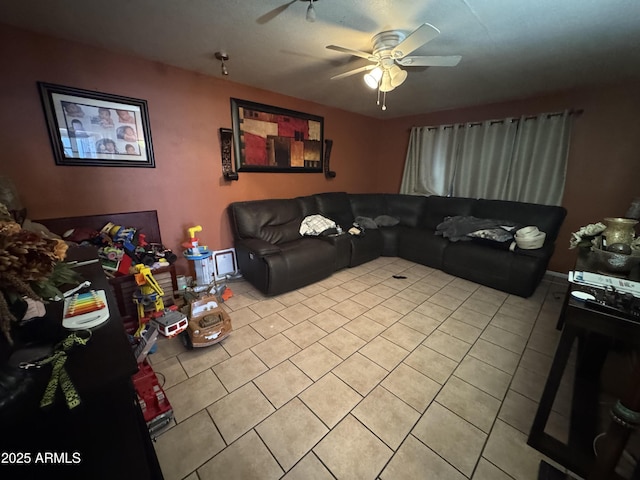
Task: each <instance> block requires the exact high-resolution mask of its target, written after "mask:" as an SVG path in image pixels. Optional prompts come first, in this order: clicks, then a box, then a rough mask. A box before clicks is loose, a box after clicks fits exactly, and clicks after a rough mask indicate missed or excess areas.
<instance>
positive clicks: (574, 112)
mask: <svg viewBox="0 0 640 480" xmlns="http://www.w3.org/2000/svg"><path fill="white" fill-rule="evenodd" d="M568 113H569V115H575V116H580V115H582V114H583V113H584V110H583V109H571V110H569V112H568ZM540 115H543V114H538V115H529V116H526V117H524V120H525V121H527V120H533V119H536V118H538V117H539V116H540ZM546 115H547V118H551V117H559V116H560V115H564V112H553V113H547V114H546ZM507 120H508V118H505V119H502V120H490V121H489V122H490V125H494V124H496V123H503V122H505V121H507ZM520 120H521V119H520V118H512V119H511V123H516V122H519V121H520ZM485 121H486V120H485ZM483 123H484V122H468V123H467V122H462V123H457V124H451V125H438V126H429V127H416V126H413V127H411V129H410V130H409V131H411V130H413V129H414V128H426V129H427V130H436V129H438V128H441V127H442V128H444V129H447V128H453V127H454V126H455V125H463V126H465V127H475V126H478V125H482V124H483Z"/></svg>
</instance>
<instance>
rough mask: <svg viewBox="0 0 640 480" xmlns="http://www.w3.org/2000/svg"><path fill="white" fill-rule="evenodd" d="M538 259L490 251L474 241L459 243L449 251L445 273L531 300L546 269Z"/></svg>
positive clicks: (490, 249) (445, 254)
mask: <svg viewBox="0 0 640 480" xmlns="http://www.w3.org/2000/svg"><path fill="white" fill-rule="evenodd" d="M536 257H537V256H533V255H520V254H518V253H515V252H510V251H508V250H507V251H505V250H499V249H495V248H487V247H486V246H483V245H479V244H476V243H474V242H458V243H451V244H450V245H449V246H448V247H447V248H446V250H445V252H444V258H443V262H442V270H443V271H445V272H447V273H449V274H451V275H455V276H456V277H460V278H464V279H466V280H470V281H472V282H477V283H479V284H482V285H490V286H491V287H492V288H495V289H498V290H502V291H504V292H507V293H512V294H514V295H519V296H522V297H528V296H530V295H531V294H532V293H533V291H534V290H535V288H536V286H537V285H538V283H539V281H540V279H541V278H542V276H543V275H544V272H545V269H546V262H541V261H540V258H536Z"/></svg>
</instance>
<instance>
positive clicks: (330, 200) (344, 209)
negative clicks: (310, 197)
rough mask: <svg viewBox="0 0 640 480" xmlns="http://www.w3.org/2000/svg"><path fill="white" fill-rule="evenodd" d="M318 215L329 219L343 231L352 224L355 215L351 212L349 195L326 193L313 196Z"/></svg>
mask: <svg viewBox="0 0 640 480" xmlns="http://www.w3.org/2000/svg"><path fill="white" fill-rule="evenodd" d="M314 196H315V197H316V203H317V205H318V213H320V214H322V215H324V216H325V217H327V218H330V219H331V220H333V221H334V222H336V223H337V224H338V225H340V226H341V227H342V228H343V229H345V231H346V230H347V229H348V228H349V227H350V226H351V225H352V224H353V220H354V218H355V215H353V212H352V211H351V203H350V202H349V195H347V193H346V192H328V193H318V194H316V195H314Z"/></svg>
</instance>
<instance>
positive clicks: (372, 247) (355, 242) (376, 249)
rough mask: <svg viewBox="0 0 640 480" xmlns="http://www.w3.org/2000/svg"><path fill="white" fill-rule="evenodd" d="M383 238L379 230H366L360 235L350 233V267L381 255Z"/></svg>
mask: <svg viewBox="0 0 640 480" xmlns="http://www.w3.org/2000/svg"><path fill="white" fill-rule="evenodd" d="M383 245H384V242H383V238H382V233H380V230H377V229H376V230H366V231H365V234H364V235H362V236H355V235H351V260H350V261H349V266H350V267H355V266H358V265H361V264H363V263H365V262H368V261H370V260H374V259H376V258H378V257H379V256H380V255H382V249H383Z"/></svg>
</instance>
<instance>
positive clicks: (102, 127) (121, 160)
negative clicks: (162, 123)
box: [38, 82, 155, 168]
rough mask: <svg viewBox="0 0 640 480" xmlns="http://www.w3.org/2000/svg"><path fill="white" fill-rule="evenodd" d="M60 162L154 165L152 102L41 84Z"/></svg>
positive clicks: (61, 163)
mask: <svg viewBox="0 0 640 480" xmlns="http://www.w3.org/2000/svg"><path fill="white" fill-rule="evenodd" d="M38 88H39V90H40V98H41V100H42V106H43V108H44V112H45V118H46V121H47V128H48V130H49V137H50V138H51V145H52V147H53V154H54V157H55V161H56V165H83V166H102V167H148V168H154V167H155V161H154V157H153V146H152V144H151V131H150V129H149V113H148V110H147V102H146V101H145V100H138V99H135V98H128V97H121V96H118V95H111V94H108V93H99V92H94V91H90V90H81V89H78V88H71V87H64V86H62V85H53V84H50V83H43V82H38Z"/></svg>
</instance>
